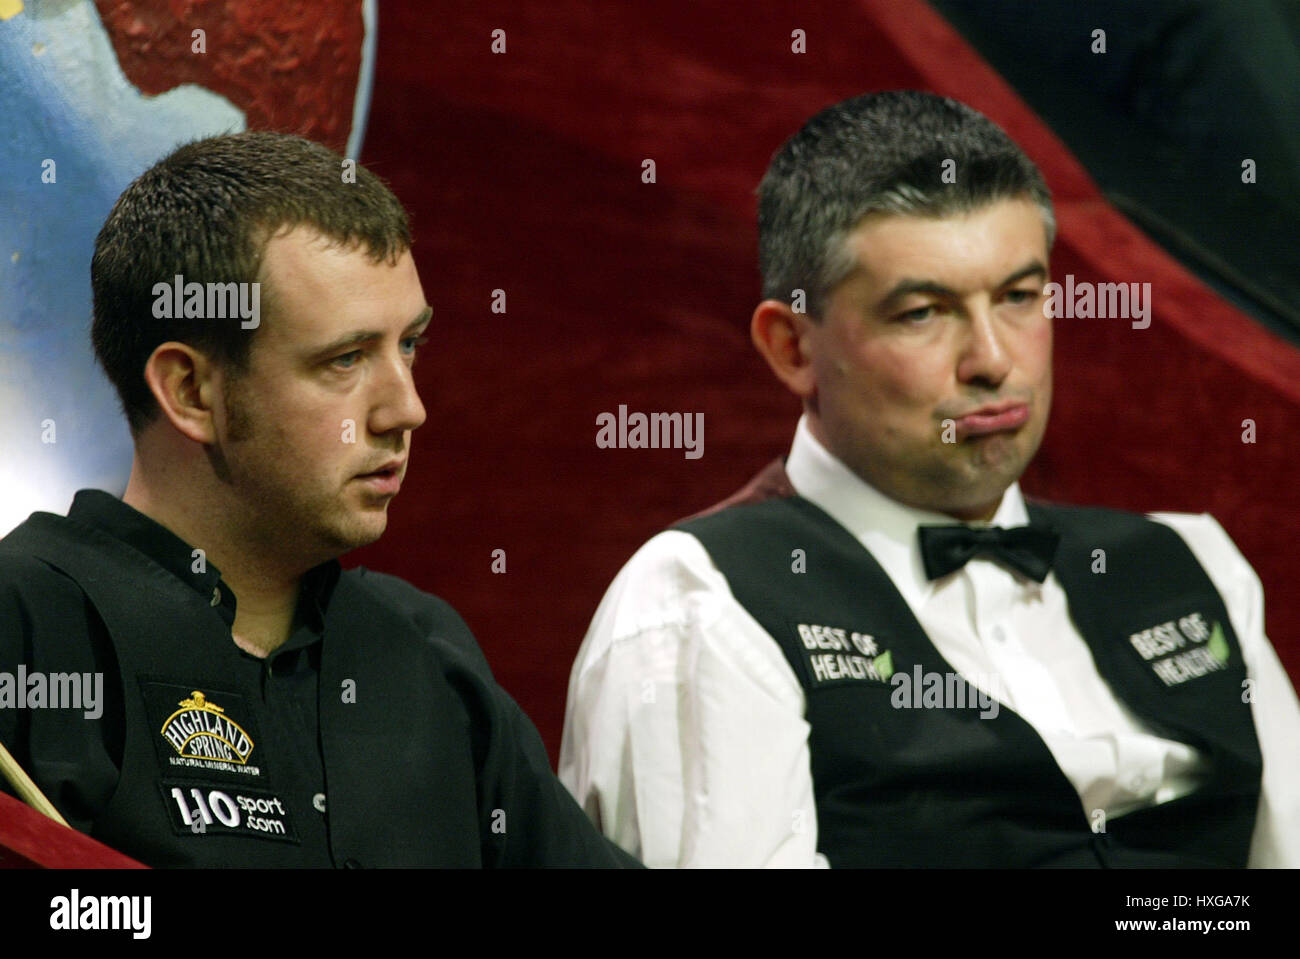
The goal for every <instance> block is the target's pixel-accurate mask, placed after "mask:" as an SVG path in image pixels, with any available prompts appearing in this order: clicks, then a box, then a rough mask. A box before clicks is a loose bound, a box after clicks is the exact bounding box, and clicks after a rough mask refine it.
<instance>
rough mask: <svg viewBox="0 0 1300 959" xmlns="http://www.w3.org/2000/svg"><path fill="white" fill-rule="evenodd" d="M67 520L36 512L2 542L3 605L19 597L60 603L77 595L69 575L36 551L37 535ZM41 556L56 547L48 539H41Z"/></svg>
mask: <svg viewBox="0 0 1300 959" xmlns="http://www.w3.org/2000/svg"><path fill="white" fill-rule="evenodd" d="M67 522H68V521H67V519H66V518H65V517H62V516H55V515H54V514H52V513H33V514H32V516H31V517H29V518H28V519H26V520H24V521H23V522H22V523H20V524H19V525H18V526H16V527H15V528H14V529H13V530H11V531H10V532H9V533H8V534H7V535H6V536H4V537H3V538H2V539H0V603H3V602H5V601H6V599H7V600H8V601H10V602H12V601H14V600H15V599H18V598H30V597H38V598H39V599H40V601H41V602H42V603H46V602H50V601H51V600H57V599H58V597H59V596H60V595H74V594H77V593H79V592H80V587H78V586H77V584H76V582H75V581H74V580H73V579H72V578H71V577H69V576H68V575H67V574H66V573H64V572H63V571H62V570H60V569H59V568H58V567H57V566H54V565H52V564H51V563H50V562H49V561H48V560H47V559H45V558H44V557H43V555H38V551H37V550H36V549H34V544H35V542H37V540H36V539H35V538H34V536H35V535H36V534H37V531H38V529H39V533H40V534H45V533H48V531H49V530H51V529H56V528H59V527H60V525H61V524H66V523H67ZM40 541H41V542H42V544H43V548H42V549H41V550H40V553H42V554H44V553H47V552H49V551H50V549H51V547H52V546H53V545H54V544H53V543H51V542H50V541H49V540H48V538H42V539H41V540H40Z"/></svg>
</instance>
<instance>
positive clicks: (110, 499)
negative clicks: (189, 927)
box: [0, 133, 631, 868]
mask: <svg viewBox="0 0 1300 959" xmlns="http://www.w3.org/2000/svg"><path fill="white" fill-rule="evenodd" d="M351 173H352V170H351V169H350V168H349V167H348V166H347V165H346V164H344V162H343V160H342V158H341V157H339V156H337V155H335V154H334V153H332V152H330V151H329V150H327V149H326V148H324V147H322V146H320V145H318V144H314V143H311V142H309V141H307V140H303V139H301V138H298V137H293V136H287V135H282V134H274V133H243V134H236V135H232V136H223V137H214V138H211V139H206V140H200V141H197V142H195V143H190V144H186V145H185V146H182V147H180V148H179V149H178V150H176V151H175V152H174V153H172V154H171V155H170V156H168V157H166V158H164V159H163V160H161V161H159V162H158V163H157V164H156V165H155V166H153V167H152V168H150V169H149V170H147V171H146V172H145V173H144V174H143V175H141V176H140V178H139V179H137V180H136V181H135V182H134V183H132V184H131V185H130V186H129V187H128V188H127V190H126V191H125V192H124V193H123V194H122V196H121V197H120V198H119V199H118V201H117V204H116V205H115V206H114V208H113V211H112V213H111V214H110V215H109V217H108V220H107V222H106V223H105V224H104V227H103V229H102V230H101V231H100V233H99V236H98V238H97V240H96V242H95V253H94V259H93V261H92V264H91V283H92V286H93V288H94V325H93V330H92V337H93V340H94V345H95V352H96V356H97V357H98V359H99V361H100V363H101V364H102V366H103V367H104V370H105V372H106V373H107V374H108V377H109V379H110V380H111V381H112V382H113V385H114V386H115V387H116V389H117V391H118V395H119V396H120V398H121V401H122V407H123V410H124V412H125V414H126V419H127V422H128V424H129V425H130V428H131V433H132V436H133V438H134V441H135V459H134V462H133V464H132V468H131V476H130V480H129V482H128V483H127V487H126V492H125V494H124V495H123V496H122V498H121V499H118V498H117V497H116V496H113V495H110V494H109V493H106V492H103V491H100V490H82V491H80V492H79V493H77V495H76V498H75V499H74V500H73V503H72V507H71V509H70V511H69V513H68V515H67V516H66V517H64V516H56V515H53V514H50V513H35V514H33V515H32V516H31V517H30V518H29V519H28V520H27V521H26V522H24V523H23V524H22V525H20V526H19V527H18V528H17V529H16V530H14V531H13V532H12V533H11V534H10V535H8V536H7V537H5V538H4V540H2V541H0V682H2V681H3V677H4V676H6V675H15V674H19V675H28V676H43V675H50V674H52V673H54V672H58V673H67V672H71V673H75V674H80V675H91V674H94V675H96V676H100V675H102V676H103V677H104V679H105V682H104V698H105V701H104V703H103V704H102V716H94V717H92V716H90V715H83V713H82V711H77V710H70V709H65V708H27V707H34V706H38V705H46V704H37V703H33V702H28V701H27V700H26V698H24V701H23V702H22V703H19V704H13V703H5V702H4V701H3V700H0V744H3V745H4V746H5V747H7V748H8V750H9V751H10V752H11V753H12V754H13V755H14V757H15V759H16V760H17V762H18V764H19V766H20V767H21V768H22V770H26V771H27V773H29V774H30V778H31V780H33V781H34V785H35V789H36V793H35V796H34V799H39V797H40V796H41V795H44V796H45V797H47V798H48V801H49V802H50V803H52V804H53V806H54V809H55V811H56V812H57V813H59V814H61V815H62V816H63V817H64V818H65V819H66V820H67V821H68V822H69V823H70V824H71V825H72V826H74V827H75V828H77V829H80V830H82V831H84V832H88V833H90V834H91V835H92V836H94V837H96V838H98V839H100V840H102V841H103V842H105V843H107V844H108V845H110V846H112V847H114V848H115V849H117V850H119V851H121V852H123V853H125V854H127V855H129V856H132V857H134V858H136V859H138V860H140V861H142V862H144V863H146V864H148V865H152V866H191V867H212V866H258V867H285V866H302V867H350V868H351V867H369V866H457V867H478V866H614V865H620V864H627V863H631V860H630V859H628V857H626V856H625V855H624V854H623V853H621V852H620V851H619V850H617V849H616V848H615V847H614V846H612V845H611V844H610V843H609V842H607V841H606V840H605V839H604V838H603V837H602V836H601V835H600V834H599V833H598V832H597V831H596V830H595V829H593V828H592V826H591V824H590V823H589V822H588V820H587V818H586V817H585V816H584V815H583V814H582V811H581V810H580V809H579V808H578V806H577V805H576V804H575V803H574V802H573V800H572V798H571V797H570V796H569V795H568V793H567V792H565V790H564V788H563V786H561V785H560V783H559V782H558V780H556V778H555V776H554V775H553V773H552V772H551V770H550V766H549V762H548V760H547V757H546V752H545V750H544V749H543V747H542V743H541V739H540V737H539V736H538V735H537V731H536V730H535V729H534V728H533V725H532V723H530V722H529V721H528V718H527V717H526V716H525V715H524V714H523V712H522V711H521V710H520V709H519V707H518V706H517V705H516V704H515V702H514V701H513V700H512V699H511V698H510V697H509V696H508V695H507V694H506V692H505V691H504V690H503V689H502V688H501V687H500V686H499V685H497V683H496V682H495V681H494V680H493V678H492V674H491V671H490V670H489V669H488V665H487V662H486V660H485V659H484V657H483V654H482V652H481V651H480V650H479V648H478V645H477V644H476V643H475V641H474V637H473V636H472V635H471V634H470V632H469V629H468V628H467V627H466V625H465V623H464V622H463V621H462V620H461V618H460V617H459V616H458V615H457V614H456V612H455V610H453V609H452V608H451V607H450V606H448V605H447V604H446V603H445V602H443V601H442V600H441V599H439V598H437V597H436V596H432V595H430V594H428V593H424V592H421V591H420V590H418V589H416V588H415V587H414V586H411V585H410V584H408V583H406V582H404V581H402V580H400V579H397V578H396V577H393V576H387V575H384V574H382V573H375V572H371V571H369V570H366V569H364V568H357V569H352V570H347V571H344V570H343V569H342V568H341V567H340V565H339V562H338V557H339V556H340V555H342V554H343V553H345V552H347V551H348V550H351V549H353V548H355V547H358V546H363V545H365V544H367V543H371V542H374V541H375V540H376V539H378V538H379V536H380V535H381V534H382V533H383V532H384V530H385V528H386V526H387V523H388V505H389V503H391V502H392V500H393V497H394V496H396V495H397V492H398V489H399V487H400V486H401V482H402V479H403V477H404V476H405V474H406V470H407V467H408V465H409V461H410V456H411V453H412V443H411V433H412V431H414V430H415V429H416V428H418V427H419V426H420V425H421V424H422V423H423V422H424V419H425V411H424V407H423V405H422V404H421V402H420V397H419V395H418V393H417V392H416V388H415V379H414V373H413V366H414V364H415V354H416V351H417V348H418V346H419V345H420V343H422V342H423V334H424V332H425V331H426V330H427V329H428V327H429V325H430V323H432V322H434V317H433V310H432V308H431V307H430V306H429V304H428V302H427V301H426V299H425V295H424V290H423V288H422V286H421V283H420V278H419V275H418V273H417V272H416V268H415V261H414V260H413V259H412V257H411V249H410V248H411V235H410V230H409V227H408V223H407V217H406V213H405V211H404V210H403V209H402V206H401V204H400V203H399V202H398V201H397V199H396V197H394V196H393V195H392V193H391V192H389V190H388V188H387V187H385V186H384V185H383V184H382V183H381V182H380V181H379V180H378V179H377V178H376V177H374V176H373V175H372V174H371V173H369V172H368V171H366V170H365V169H364V168H362V167H359V166H358V167H356V168H355V176H351V175H350V174H351ZM263 291H264V292H265V293H266V294H267V295H266V296H263V295H262V292H263ZM20 773H21V770H20ZM14 778H15V779H17V780H19V781H20V782H21V781H22V776H21V775H20V774H14ZM14 788H15V789H18V788H19V787H18V786H15V787H14ZM23 788H24V789H25V786H24V787H23Z"/></svg>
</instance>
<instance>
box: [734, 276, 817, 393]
mask: <svg viewBox="0 0 1300 959" xmlns="http://www.w3.org/2000/svg"><path fill="white" fill-rule="evenodd" d="M813 326H814V323H813V320H812V318H811V317H810V316H808V314H807V313H796V312H795V311H794V310H792V309H791V308H790V305H789V304H788V303H782V302H781V301H780V300H764V301H763V302H762V303H760V304H758V306H757V307H756V308H755V309H754V316H753V318H752V319H751V320H750V321H749V336H750V339H752V340H753V341H754V346H755V347H756V348H757V349H758V352H759V353H760V354H762V356H763V359H765V360H767V365H768V366H770V367H772V372H773V373H775V374H776V375H777V378H778V379H779V380H780V381H781V382H782V383H784V384H785V385H786V386H787V387H788V388H789V390H790V392H792V393H794V394H795V395H796V396H798V397H799V398H801V399H808V398H810V397H811V396H813V394H815V393H816V392H817V378H816V376H815V374H814V372H813V366H812V350H811V346H812V344H811V342H810V340H811V337H812V334H813Z"/></svg>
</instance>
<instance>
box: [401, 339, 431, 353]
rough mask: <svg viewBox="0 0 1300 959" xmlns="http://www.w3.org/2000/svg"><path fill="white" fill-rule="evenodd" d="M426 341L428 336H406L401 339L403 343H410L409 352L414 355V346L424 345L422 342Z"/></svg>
mask: <svg viewBox="0 0 1300 959" xmlns="http://www.w3.org/2000/svg"><path fill="white" fill-rule="evenodd" d="M428 342H429V338H428V337H427V336H408V337H407V338H406V339H404V340H402V343H403V344H406V343H409V344H411V347H410V352H411V354H412V355H414V353H415V349H416V347H418V346H424V344H425V343H428Z"/></svg>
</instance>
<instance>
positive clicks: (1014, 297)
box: [1006, 290, 1038, 303]
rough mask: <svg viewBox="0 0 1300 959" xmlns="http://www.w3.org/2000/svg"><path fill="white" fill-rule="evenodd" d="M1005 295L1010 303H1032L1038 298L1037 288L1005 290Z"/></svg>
mask: <svg viewBox="0 0 1300 959" xmlns="http://www.w3.org/2000/svg"><path fill="white" fill-rule="evenodd" d="M1006 296H1007V299H1008V300H1010V301H1011V302H1012V303H1032V302H1033V301H1034V300H1036V299H1038V290H1007V293H1006Z"/></svg>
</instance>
